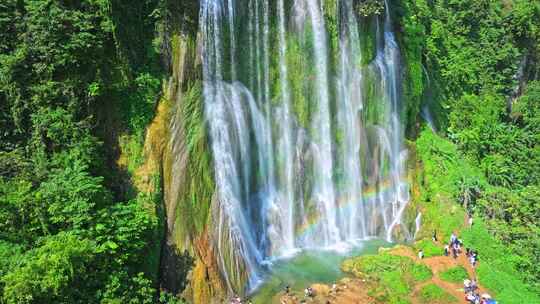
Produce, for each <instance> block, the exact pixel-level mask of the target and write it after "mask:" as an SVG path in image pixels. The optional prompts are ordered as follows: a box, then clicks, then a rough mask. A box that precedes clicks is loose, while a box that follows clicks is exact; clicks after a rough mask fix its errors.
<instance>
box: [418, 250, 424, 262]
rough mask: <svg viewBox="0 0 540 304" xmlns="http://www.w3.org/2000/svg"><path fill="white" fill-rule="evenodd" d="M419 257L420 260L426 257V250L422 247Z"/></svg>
mask: <svg viewBox="0 0 540 304" xmlns="http://www.w3.org/2000/svg"><path fill="white" fill-rule="evenodd" d="M418 258H419V259H420V260H421V259H423V258H424V251H422V249H420V251H418Z"/></svg>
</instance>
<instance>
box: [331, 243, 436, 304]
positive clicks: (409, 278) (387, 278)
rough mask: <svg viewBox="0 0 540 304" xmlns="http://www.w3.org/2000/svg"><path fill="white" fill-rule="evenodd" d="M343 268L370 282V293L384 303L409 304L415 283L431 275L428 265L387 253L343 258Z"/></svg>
mask: <svg viewBox="0 0 540 304" xmlns="http://www.w3.org/2000/svg"><path fill="white" fill-rule="evenodd" d="M342 269H343V271H345V272H348V273H351V274H354V275H355V276H358V277H362V278H366V279H367V280H368V281H369V282H371V283H372V284H371V285H370V290H369V294H370V296H372V297H374V298H375V299H377V300H378V301H381V302H383V303H409V301H408V300H407V299H408V296H409V294H410V293H411V292H412V290H413V287H414V285H415V284H418V283H420V282H423V281H426V280H428V279H430V278H431V276H432V273H431V270H430V269H429V268H428V267H427V266H425V265H423V264H418V263H415V262H414V261H413V260H412V259H410V258H408V257H403V256H397V255H392V254H388V253H379V254H377V255H365V256H361V257H358V258H353V259H348V260H345V261H344V262H343V264H342Z"/></svg>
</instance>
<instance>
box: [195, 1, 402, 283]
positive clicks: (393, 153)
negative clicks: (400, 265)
mask: <svg viewBox="0 0 540 304" xmlns="http://www.w3.org/2000/svg"><path fill="white" fill-rule="evenodd" d="M354 2H355V1H353V0H340V1H338V3H337V4H338V5H337V7H336V9H337V11H336V14H337V16H334V17H336V18H335V19H332V20H330V21H329V20H328V18H329V17H328V15H327V10H329V9H331V8H327V7H324V6H323V1H321V0H294V1H285V0H276V1H265V0H202V1H201V15H200V26H201V36H202V40H203V41H202V50H203V54H202V55H203V56H202V57H203V82H204V83H203V86H204V90H203V95H204V96H203V98H204V108H205V118H206V120H207V122H208V135H209V139H210V143H211V154H212V157H213V164H214V169H215V170H214V171H215V181H216V188H217V189H216V201H217V202H216V203H213V205H212V209H213V212H212V214H213V217H215V218H214V219H213V220H214V221H215V223H214V224H213V225H214V226H215V227H211V228H212V229H214V233H213V235H212V237H213V243H214V245H215V250H216V255H217V258H218V264H219V267H220V270H221V272H222V274H223V278H224V279H225V281H226V283H227V286H228V288H229V290H231V291H232V290H236V291H239V290H238V289H239V288H242V287H240V286H238V284H241V283H239V282H241V281H242V277H243V276H242V274H244V275H245V278H246V279H247V288H253V287H255V286H256V285H257V284H258V283H259V282H260V281H261V279H262V277H263V273H264V271H265V269H266V268H267V267H271V264H272V261H273V260H274V259H277V258H280V257H283V256H287V255H290V254H291V253H294V252H296V251H298V250H309V249H311V248H319V249H329V248H334V247H335V246H338V245H339V246H340V247H342V245H343V244H346V245H347V244H350V245H351V246H352V245H354V244H356V243H357V242H358V241H361V240H363V239H366V238H370V237H380V238H385V239H387V240H389V241H391V240H392V239H393V235H394V234H395V233H396V229H398V228H397V227H401V226H402V225H401V216H402V213H403V212H404V210H405V206H406V204H407V202H408V200H409V192H408V191H409V190H408V186H407V182H406V180H405V175H406V174H405V173H406V172H405V170H406V159H407V151H406V149H404V147H403V137H404V135H403V127H402V122H401V112H402V105H401V99H400V96H401V92H400V91H401V90H400V86H401V83H400V82H401V81H400V77H399V76H400V54H399V47H398V44H397V43H396V40H395V37H394V34H393V31H392V23H391V18H390V13H389V6H388V3H386V13H385V15H384V16H374V17H371V19H369V20H372V21H373V24H375V25H376V27H375V28H374V29H373V30H374V31H375V35H374V42H373V43H374V56H373V59H372V60H371V59H370V58H368V54H363V53H362V49H363V43H364V42H363V41H364V40H365V39H363V35H365V30H364V29H363V28H362V24H363V23H362V22H360V20H361V18H362V17H359V16H358V14H357V13H355V7H354ZM324 3H326V2H324ZM336 20H337V23H338V26H337V32H335V31H334V32H332V31H330V30H329V28H330V27H331V26H332V24H331V23H332V22H335V21H336ZM331 41H335V43H336V45H334V46H332V43H331ZM364 62H367V63H364ZM268 265H270V266H268Z"/></svg>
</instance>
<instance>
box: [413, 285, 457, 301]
mask: <svg viewBox="0 0 540 304" xmlns="http://www.w3.org/2000/svg"><path fill="white" fill-rule="evenodd" d="M420 301H421V303H430V304H433V303H454V302H457V299H456V298H455V297H454V296H453V295H451V294H449V293H447V292H446V291H445V290H444V289H442V288H441V287H439V286H437V285H435V284H433V283H431V284H427V285H426V286H424V287H422V289H420Z"/></svg>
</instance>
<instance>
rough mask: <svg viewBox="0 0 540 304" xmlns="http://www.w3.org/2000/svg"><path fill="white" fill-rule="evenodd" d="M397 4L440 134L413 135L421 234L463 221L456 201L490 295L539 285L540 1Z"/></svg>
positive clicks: (415, 72) (408, 54) (417, 0)
mask: <svg viewBox="0 0 540 304" xmlns="http://www.w3.org/2000/svg"><path fill="white" fill-rule="evenodd" d="M396 4H397V3H396ZM397 5H398V8H397V10H396V12H395V13H396V15H398V16H400V18H401V19H400V20H401V22H400V23H401V24H400V28H401V35H400V37H401V39H402V43H403V45H404V48H405V51H404V53H405V60H406V61H407V68H408V75H409V77H410V79H411V80H412V83H420V85H419V86H418V87H419V88H423V90H422V91H423V99H422V102H423V105H422V107H425V108H426V109H428V110H430V111H431V114H432V115H433V116H434V118H435V124H436V127H437V129H438V130H439V135H440V136H443V137H446V138H447V140H445V139H442V138H440V137H439V136H437V135H434V134H431V132H430V131H424V132H422V134H421V135H420V136H419V138H418V140H417V141H416V149H417V154H418V156H419V158H420V160H421V164H420V165H421V167H422V169H423V172H422V176H421V180H420V184H421V191H420V193H421V198H420V199H421V201H422V202H423V206H424V208H425V213H424V219H426V226H425V227H427V230H429V231H425V232H424V233H425V235H424V237H429V236H428V234H430V233H431V232H432V231H433V230H435V229H437V230H438V232H439V234H440V235H442V236H441V237H442V238H447V237H448V235H449V234H450V233H451V231H452V230H460V229H462V228H463V226H464V222H465V220H464V218H465V212H464V210H466V212H469V213H473V214H474V215H475V218H476V219H475V221H476V223H477V224H478V226H475V227H473V229H472V230H466V231H464V230H462V233H463V234H464V236H463V238H464V239H465V240H466V241H467V242H466V245H470V246H472V247H474V248H475V249H478V250H480V252H481V253H480V255H481V261H482V262H481V264H482V263H483V264H484V266H481V268H482V267H484V269H483V270H480V269H479V276H480V280H481V281H483V282H484V284H485V285H486V286H488V287H489V285H490V284H492V286H493V288H494V290H495V291H496V292H498V293H500V295H499V298H501V297H506V296H505V294H506V293H507V292H509V290H511V289H513V290H520V293H521V292H522V293H523V294H527V295H532V294H534V293H536V294H538V293H540V292H539V287H540V277H539V274H540V269H539V268H538V267H539V265H540V264H539V260H538V258H539V256H538V254H537V252H538V251H539V250H540V247H539V246H540V238H539V237H538V235H540V233H539V232H540V231H539V222H538V220H537V218H538V215H540V201H539V196H538V193H539V189H540V183H539V182H540V180H539V176H538V170H537V169H536V168H538V167H540V150H539V142H540V137H539V136H538V134H540V132H539V131H540V129H539V128H540V124H539V122H540V121H539V117H540V116H539V110H538V109H539V106H540V83H539V82H538V76H539V72H540V66H539V65H538V60H539V56H538V54H539V50H540V2H539V1H523V0H511V1H442V0H441V1H439V0H436V1H424V0H409V1H402V2H401V3H400V4H397ZM419 64H420V65H422V66H424V68H425V69H424V71H420V70H419V69H418V68H417V67H415V66H417V65H419ZM428 80H429V81H428ZM410 92H411V88H407V87H406V88H405V93H406V94H409V95H407V96H409V97H411V96H415V95H416V94H412V93H410ZM408 102H409V100H408ZM414 102H415V99H414V98H413V104H414ZM413 110H414V109H413ZM411 123H412V122H411ZM415 128H416V127H415ZM410 133H414V132H410ZM493 246H495V247H496V248H497V250H500V251H498V253H495V252H492V253H490V249H489V248H492V247H493ZM482 251H486V253H483V252H482ZM482 257H483V259H482ZM499 266H501V267H499ZM503 266H504V267H503ZM488 268H489V269H491V270H489V271H488ZM495 273H497V274H496V275H495ZM488 277H489V280H488ZM503 278H504V279H503ZM497 281H500V282H508V283H507V284H506V286H507V287H504V288H503V284H499V285H498V286H497V284H496V283H495V282H497ZM511 282H514V283H511ZM518 282H521V285H526V286H528V287H527V288H530V289H529V292H527V291H526V289H527V288H526V287H523V286H519V285H520V284H519V283H518ZM508 286H512V287H508ZM515 295H516V296H517V294H515ZM517 298H519V297H516V298H514V299H513V300H512V297H511V296H508V297H507V300H508V301H509V302H510V303H513V302H515V301H517V300H516V299H517ZM522 299H523V297H522ZM534 299H536V301H538V298H537V297H536V298H534ZM501 301H503V299H502V298H501ZM522 301H523V300H522ZM531 301H532V302H534V301H535V300H531ZM503 302H504V301H503Z"/></svg>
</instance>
